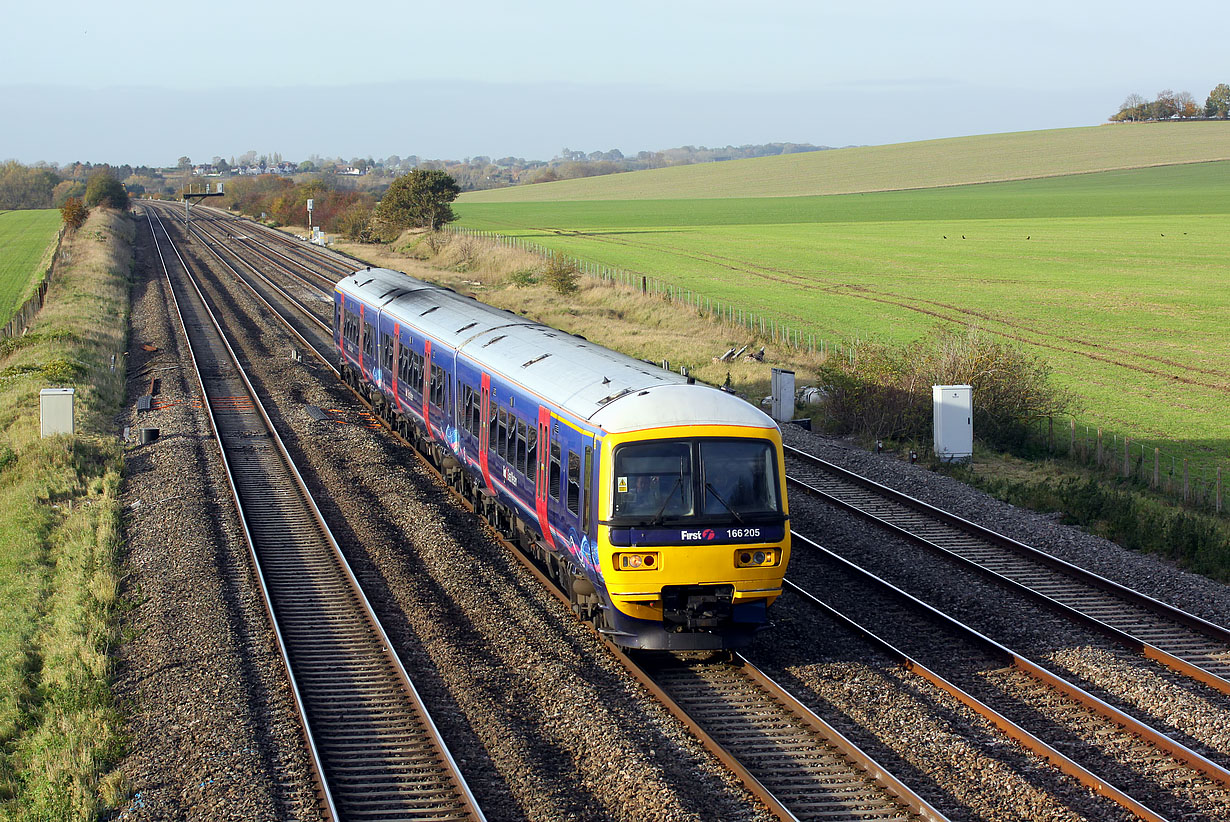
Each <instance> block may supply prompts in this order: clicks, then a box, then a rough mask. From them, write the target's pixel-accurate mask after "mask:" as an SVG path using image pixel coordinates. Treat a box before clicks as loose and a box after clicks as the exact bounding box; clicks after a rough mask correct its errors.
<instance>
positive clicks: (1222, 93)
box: [1204, 83, 1230, 120]
mask: <svg viewBox="0 0 1230 822" xmlns="http://www.w3.org/2000/svg"><path fill="white" fill-rule="evenodd" d="M1227 115H1230V86H1228V85H1226V84H1225V83H1218V84H1217V87H1216V88H1214V89H1213V90H1212V91H1210V92H1209V99H1208V100H1206V101H1205V103H1204V116H1205V117H1216V118H1217V119H1219V120H1225V119H1226V116H1227Z"/></svg>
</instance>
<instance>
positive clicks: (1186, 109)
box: [1174, 91, 1204, 120]
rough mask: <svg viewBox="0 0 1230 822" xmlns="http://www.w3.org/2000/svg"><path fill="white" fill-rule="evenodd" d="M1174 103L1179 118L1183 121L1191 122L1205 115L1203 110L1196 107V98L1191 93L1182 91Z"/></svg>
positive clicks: (1176, 96) (1175, 97)
mask: <svg viewBox="0 0 1230 822" xmlns="http://www.w3.org/2000/svg"><path fill="white" fill-rule="evenodd" d="M1174 102H1175V106H1176V108H1177V109H1178V112H1177V116H1178V117H1180V118H1181V119H1184V120H1190V119H1192V118H1193V117H1199V116H1200V115H1201V114H1203V113H1204V111H1203V109H1201V108H1200V106H1198V105H1196V98H1195V97H1193V96H1192V94H1191V92H1190V91H1180V92H1179V93H1178V94H1176V95H1175V96H1174Z"/></svg>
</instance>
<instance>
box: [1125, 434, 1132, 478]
mask: <svg viewBox="0 0 1230 822" xmlns="http://www.w3.org/2000/svg"><path fill="white" fill-rule="evenodd" d="M1131 444H1132V441H1131V439H1129V438H1128V437H1124V438H1123V478H1124V479H1127V478H1128V477H1130V476H1131V471H1130V465H1131V455H1130V454H1129V453H1128V450H1129V449H1130V448H1131Z"/></svg>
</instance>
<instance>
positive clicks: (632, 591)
mask: <svg viewBox="0 0 1230 822" xmlns="http://www.w3.org/2000/svg"><path fill="white" fill-rule="evenodd" d="M334 341H335V344H336V345H337V346H338V348H339V351H340V353H341V358H342V363H343V374H344V377H345V379H346V380H347V382H348V383H350V384H351V385H353V386H354V387H355V388H357V389H359V390H360V391H363V392H364V393H365V394H366V395H367V396H368V397H369V398H370V399H371V400H372V402H373V404H374V406H375V407H376V409H377V411H378V412H379V413H380V414H381V415H382V416H384V417H385V418H386V419H387V420H388V421H389V422H390V423H391V424H392V425H394V426H395V427H396V428H397V429H398V430H399V431H400V432H401V433H403V434H404V435H406V436H408V437H410V438H412V439H413V441H415V442H416V444H417V445H418V447H419V448H420V450H422V451H423V452H424V453H426V454H428V455H429V457H431V458H432V459H433V461H434V462H435V464H436V465H437V466H438V467H440V468H441V470H442V471H443V472H444V473H445V476H446V478H448V480H449V482H450V483H451V484H452V485H454V487H456V488H457V489H458V490H459V491H460V492H461V493H462V494H463V495H465V496H466V497H467V498H469V499H471V500H472V501H473V502H474V504H475V506H476V507H477V508H479V509H480V510H481V511H482V512H483V513H484V515H485V516H486V517H487V519H488V520H489V521H490V522H492V524H493V525H495V526H496V527H497V528H499V529H500V530H502V531H503V532H504V533H505V534H506V535H507V536H509V537H511V538H514V539H516V540H518V541H519V542H520V544H521V546H522V547H523V548H524V549H525V550H527V551H528V552H530V553H531V554H532V555H533V556H535V558H536V559H537V560H538V561H539V562H540V563H541V564H542V565H543V566H544V567H545V568H546V569H547V570H548V571H549V572H550V573H551V574H552V575H554V576H555V577H556V579H557V580H559V581H560V582H561V584H562V585H563V586H564V588H565V589H566V590H567V591H568V592H569V595H570V597H571V599H572V602H573V607H574V608H575V609H576V610H577V611H578V613H580V614H581V615H583V616H585V617H586V618H589V619H592V620H593V621H594V622H595V623H596V624H597V626H598V627H599V629H600V630H602V631H603V632H604V633H606V634H607V635H608V636H610V637H611V638H612V639H613V640H614V641H615V642H617V643H618V644H620V645H623V646H625V647H633V648H652V649H672V650H695V649H716V648H730V647H739V646H742V645H745V644H746V643H747V642H749V641H750V639H751V637H752V636H753V635H754V634H755V633H756V632H757V631H758V630H759V629H761V628H763V627H765V625H767V621H768V616H767V607H768V605H769V604H771V603H772V601H773V600H774V599H776V597H777V596H778V595H779V594H780V593H781V584H782V577H783V575H784V573H785V568H786V564H787V562H788V560H789V554H790V541H789V529H788V528H787V517H788V511H787V505H786V498H785V467H784V462H783V458H782V450H781V437H780V432H779V431H778V429H777V426H776V424H775V423H774V422H773V421H772V420H771V419H770V418H769V417H767V416H766V415H765V414H763V413H762V412H761V411H760V410H759V409H757V408H755V407H753V406H751V405H749V404H748V403H746V402H744V401H743V400H741V399H739V398H737V397H734V396H732V395H730V394H727V393H725V392H722V391H719V390H718V389H715V388H712V387H710V386H705V385H698V384H695V383H693V381H691V380H689V379H687V378H684V377H681V376H678V375H675V374H672V373H670V372H668V371H665V370H662V369H659V368H657V367H656V366H653V365H650V364H646V363H643V362H641V361H639V360H636V359H633V358H630V357H627V356H624V355H622V354H618V353H616V352H613V351H610V350H608V349H605V348H602V347H601V346H597V345H594V344H593V343H590V342H588V341H586V340H583V339H581V338H579V337H575V336H572V335H570V334H567V333H565V332H562V331H559V330H557V329H553V328H550V327H548V326H544V325H541V324H539V323H534V322H530V321H528V320H526V319H525V318H524V317H520V316H518V315H516V314H512V313H510V312H507V311H501V310H498V309H495V308H491V307H490V306H486V305H483V304H482V303H480V302H478V301H476V300H473V299H470V298H468V297H462V296H460V295H458V294H456V293H454V292H452V291H450V290H448V289H445V288H440V287H438V286H433V285H430V284H428V283H424V282H422V281H419V280H416V279H414V278H412V277H409V276H407V275H405V274H402V273H400V272H396V271H391V270H388V269H366V270H363V271H359V272H357V273H355V274H354V275H352V276H350V277H347V278H345V279H343V280H342V281H340V282H339V283H338V285H337V288H336V291H335V310H334Z"/></svg>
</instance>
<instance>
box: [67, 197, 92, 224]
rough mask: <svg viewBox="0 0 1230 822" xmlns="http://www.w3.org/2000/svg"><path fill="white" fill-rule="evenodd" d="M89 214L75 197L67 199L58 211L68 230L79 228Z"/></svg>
mask: <svg viewBox="0 0 1230 822" xmlns="http://www.w3.org/2000/svg"><path fill="white" fill-rule="evenodd" d="M89 214H90V210H89V209H88V208H86V207H85V206H84V205H82V203H81V201H80V200H78V199H77V198H76V197H69V198H68V200H67V201H66V202H65V203H64V207H63V208H61V209H60V217H61V218H62V219H63V220H64V224H65V225H67V226H68V227H69V228H81V226H82V224H83V223H85V218H86V217H88V216H89Z"/></svg>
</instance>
